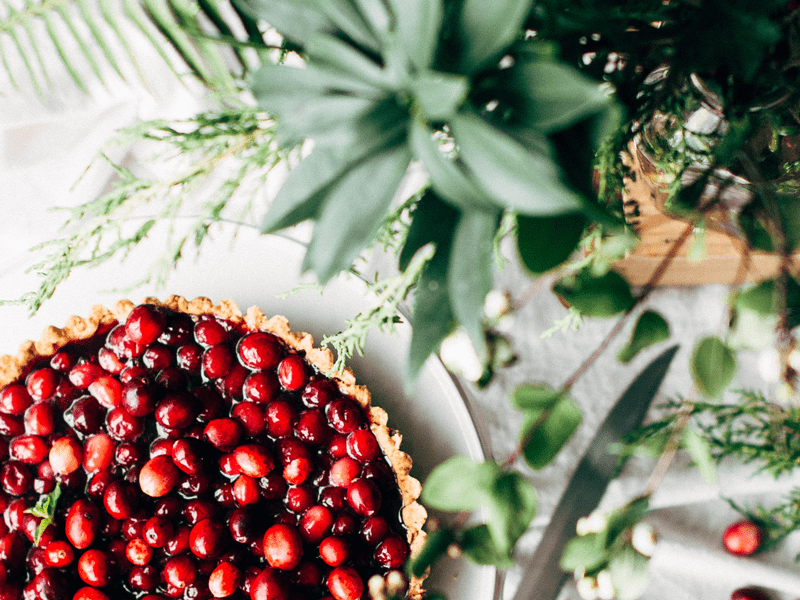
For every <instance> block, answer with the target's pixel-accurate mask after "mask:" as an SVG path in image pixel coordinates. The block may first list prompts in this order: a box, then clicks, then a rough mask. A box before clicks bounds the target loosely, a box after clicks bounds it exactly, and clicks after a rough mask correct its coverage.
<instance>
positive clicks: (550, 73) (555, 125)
mask: <svg viewBox="0 0 800 600" xmlns="http://www.w3.org/2000/svg"><path fill="white" fill-rule="evenodd" d="M506 77H507V78H508V87H509V88H510V89H511V90H513V91H514V92H515V93H516V94H517V97H518V98H519V102H518V106H517V110H518V114H519V118H520V119H521V120H522V122H523V123H525V125H527V126H528V127H532V128H534V129H537V130H539V131H541V132H543V133H552V132H554V131H559V130H562V129H565V128H567V127H568V126H570V125H572V124H573V123H576V122H578V121H581V120H583V119H585V118H587V117H588V116H591V115H594V114H597V113H599V112H601V111H603V110H605V109H606V107H607V106H608V105H609V99H608V98H607V97H606V95H605V94H604V93H603V92H602V90H601V89H600V87H599V85H598V83H597V82H595V81H592V80H590V79H588V78H587V77H585V76H584V75H582V74H581V73H580V72H579V71H578V70H577V69H575V68H573V67H570V66H567V65H565V64H563V63H561V62H558V60H556V59H555V58H553V57H551V56H547V57H544V56H541V55H539V54H538V53H533V52H530V53H528V54H527V55H525V57H524V58H518V59H517V61H516V63H515V64H514V66H513V67H512V68H511V69H509V70H508V73H507V74H506Z"/></svg>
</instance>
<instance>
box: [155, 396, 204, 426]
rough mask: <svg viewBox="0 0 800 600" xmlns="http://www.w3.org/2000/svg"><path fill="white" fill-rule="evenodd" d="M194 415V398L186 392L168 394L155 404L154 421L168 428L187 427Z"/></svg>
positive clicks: (195, 414) (195, 411) (195, 413)
mask: <svg viewBox="0 0 800 600" xmlns="http://www.w3.org/2000/svg"><path fill="white" fill-rule="evenodd" d="M196 416H197V409H196V406H195V402H194V398H193V396H192V395H191V394H189V393H188V392H183V393H173V394H169V395H168V396H166V397H165V398H164V399H163V400H161V402H159V403H158V406H156V412H155V417H156V421H158V422H159V423H160V424H161V425H163V426H164V427H166V428H168V429H182V428H184V427H187V426H189V425H190V424H191V423H192V422H193V421H194V420H195V417H196Z"/></svg>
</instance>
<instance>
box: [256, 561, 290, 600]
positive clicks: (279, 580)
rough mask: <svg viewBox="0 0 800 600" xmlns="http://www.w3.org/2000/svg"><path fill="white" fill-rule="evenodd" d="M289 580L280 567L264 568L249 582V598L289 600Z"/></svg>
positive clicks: (257, 599)
mask: <svg viewBox="0 0 800 600" xmlns="http://www.w3.org/2000/svg"><path fill="white" fill-rule="evenodd" d="M289 593H290V592H289V582H288V581H287V579H286V576H285V574H283V573H282V572H281V570H280V569H276V568H274V567H269V568H266V569H264V570H263V571H262V572H261V573H260V574H259V575H258V576H257V577H256V578H255V579H253V580H252V582H251V583H250V600H289Z"/></svg>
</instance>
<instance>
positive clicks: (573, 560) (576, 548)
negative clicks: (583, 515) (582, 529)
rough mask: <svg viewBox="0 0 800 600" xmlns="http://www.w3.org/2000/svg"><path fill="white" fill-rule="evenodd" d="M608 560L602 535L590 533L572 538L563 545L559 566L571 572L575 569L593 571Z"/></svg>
mask: <svg viewBox="0 0 800 600" xmlns="http://www.w3.org/2000/svg"><path fill="white" fill-rule="evenodd" d="M607 560H608V552H607V551H606V549H605V547H604V545H603V536H601V535H600V534H598V533H590V534H588V535H583V536H579V537H574V538H572V539H571V540H570V541H569V542H568V543H567V545H566V546H565V547H564V552H562V554H561V560H560V561H559V563H558V564H559V566H560V567H561V569H562V570H564V571H568V572H572V571H575V570H576V569H585V570H586V571H593V570H595V569H597V568H599V567H601V566H602V565H603V564H604V563H605V562H606V561H607Z"/></svg>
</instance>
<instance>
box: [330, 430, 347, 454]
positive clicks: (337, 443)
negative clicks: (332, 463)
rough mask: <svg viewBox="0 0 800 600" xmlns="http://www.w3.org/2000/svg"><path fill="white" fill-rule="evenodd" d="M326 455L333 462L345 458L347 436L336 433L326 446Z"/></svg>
mask: <svg viewBox="0 0 800 600" xmlns="http://www.w3.org/2000/svg"><path fill="white" fill-rule="evenodd" d="M328 454H329V455H330V457H331V458H333V459H334V460H337V459H340V458H344V457H345V456H347V436H346V435H344V434H343V433H336V434H334V436H333V437H332V438H331V441H330V443H329V444H328Z"/></svg>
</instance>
